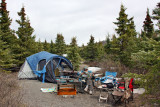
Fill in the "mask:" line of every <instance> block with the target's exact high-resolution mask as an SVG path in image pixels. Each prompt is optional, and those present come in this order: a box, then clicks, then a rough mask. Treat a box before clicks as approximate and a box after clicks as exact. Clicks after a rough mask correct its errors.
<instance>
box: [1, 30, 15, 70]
mask: <svg viewBox="0 0 160 107" xmlns="http://www.w3.org/2000/svg"><path fill="white" fill-rule="evenodd" d="M2 35H3V32H2V31H1V29H0V68H1V69H5V70H9V68H11V67H12V66H13V59H12V55H11V50H10V49H9V48H8V45H7V44H6V42H4V41H3V40H2Z"/></svg>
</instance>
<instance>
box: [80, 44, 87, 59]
mask: <svg viewBox="0 0 160 107" xmlns="http://www.w3.org/2000/svg"><path fill="white" fill-rule="evenodd" d="M79 54H80V56H81V58H82V59H86V54H87V52H86V46H84V44H82V46H81V47H80V49H79Z"/></svg>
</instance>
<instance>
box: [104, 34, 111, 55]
mask: <svg viewBox="0 0 160 107" xmlns="http://www.w3.org/2000/svg"><path fill="white" fill-rule="evenodd" d="M104 50H105V52H106V53H107V54H110V53H111V41H110V39H109V35H108V37H107V38H106V44H105V45H104Z"/></svg>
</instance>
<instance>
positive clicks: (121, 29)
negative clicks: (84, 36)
mask: <svg viewBox="0 0 160 107" xmlns="http://www.w3.org/2000/svg"><path fill="white" fill-rule="evenodd" d="M125 11H126V8H125V7H124V6H123V5H121V8H120V12H119V17H118V18H117V22H113V23H114V24H115V25H117V28H116V29H115V30H116V32H117V34H118V36H119V37H118V38H117V40H116V44H114V45H113V47H114V48H115V49H112V50H117V51H118V52H117V55H118V57H119V58H120V61H121V62H123V63H127V62H126V61H127V59H126V58H127V57H130V56H127V57H126V54H125V51H126V49H127V48H128V46H129V45H128V41H129V40H130V38H135V37H136V35H137V33H136V30H135V25H134V21H133V17H131V18H129V19H128V15H127V14H126V13H125ZM113 47H112V48H113ZM118 48H119V49H118Z"/></svg>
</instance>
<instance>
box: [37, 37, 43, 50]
mask: <svg viewBox="0 0 160 107" xmlns="http://www.w3.org/2000/svg"><path fill="white" fill-rule="evenodd" d="M41 51H44V49H43V44H42V42H41V40H40V39H39V40H38V42H37V52H41Z"/></svg>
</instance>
